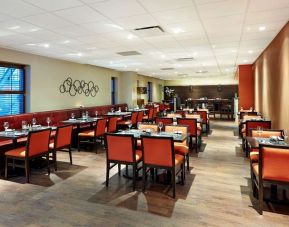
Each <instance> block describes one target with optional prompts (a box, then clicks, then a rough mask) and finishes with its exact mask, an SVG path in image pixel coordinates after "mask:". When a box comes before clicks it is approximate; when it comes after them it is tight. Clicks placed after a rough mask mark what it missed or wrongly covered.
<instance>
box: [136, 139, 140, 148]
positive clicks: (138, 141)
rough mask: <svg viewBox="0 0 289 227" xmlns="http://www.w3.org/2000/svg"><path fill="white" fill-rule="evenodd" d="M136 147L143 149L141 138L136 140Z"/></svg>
mask: <svg viewBox="0 0 289 227" xmlns="http://www.w3.org/2000/svg"><path fill="white" fill-rule="evenodd" d="M136 147H137V149H139V150H141V140H137V141H136Z"/></svg>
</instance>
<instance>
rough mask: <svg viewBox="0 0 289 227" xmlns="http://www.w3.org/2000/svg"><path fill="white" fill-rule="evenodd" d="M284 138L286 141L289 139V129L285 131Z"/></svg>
mask: <svg viewBox="0 0 289 227" xmlns="http://www.w3.org/2000/svg"><path fill="white" fill-rule="evenodd" d="M283 136H284V140H287V139H288V130H287V129H284V130H283Z"/></svg>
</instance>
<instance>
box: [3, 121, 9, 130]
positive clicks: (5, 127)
mask: <svg viewBox="0 0 289 227" xmlns="http://www.w3.org/2000/svg"><path fill="white" fill-rule="evenodd" d="M3 127H4V129H5V132H7V129H8V128H9V122H7V121H5V122H4V123H3Z"/></svg>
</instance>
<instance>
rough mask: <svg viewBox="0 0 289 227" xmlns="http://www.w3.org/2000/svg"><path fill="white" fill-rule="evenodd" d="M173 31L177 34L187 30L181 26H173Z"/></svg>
mask: <svg viewBox="0 0 289 227" xmlns="http://www.w3.org/2000/svg"><path fill="white" fill-rule="evenodd" d="M172 31H173V33H175V34H179V33H183V32H185V31H184V30H183V29H181V28H173V29H172Z"/></svg>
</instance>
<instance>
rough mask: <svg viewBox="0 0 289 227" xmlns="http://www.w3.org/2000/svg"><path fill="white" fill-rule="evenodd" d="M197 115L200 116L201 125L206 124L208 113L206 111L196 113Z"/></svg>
mask: <svg viewBox="0 0 289 227" xmlns="http://www.w3.org/2000/svg"><path fill="white" fill-rule="evenodd" d="M197 114H198V115H200V116H201V118H202V120H203V123H204V124H207V122H208V112H207V111H197Z"/></svg>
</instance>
